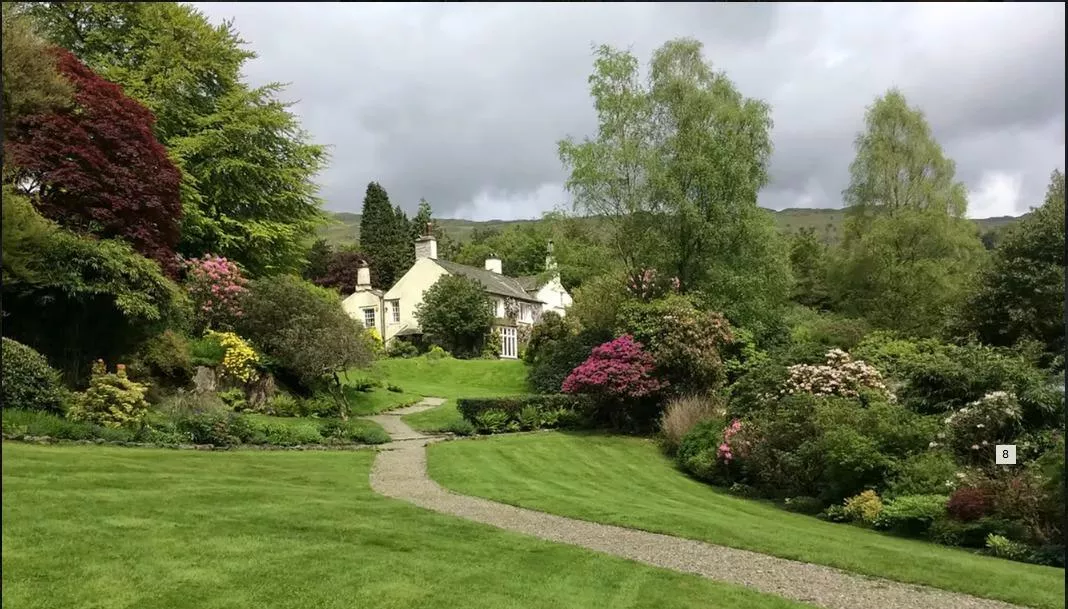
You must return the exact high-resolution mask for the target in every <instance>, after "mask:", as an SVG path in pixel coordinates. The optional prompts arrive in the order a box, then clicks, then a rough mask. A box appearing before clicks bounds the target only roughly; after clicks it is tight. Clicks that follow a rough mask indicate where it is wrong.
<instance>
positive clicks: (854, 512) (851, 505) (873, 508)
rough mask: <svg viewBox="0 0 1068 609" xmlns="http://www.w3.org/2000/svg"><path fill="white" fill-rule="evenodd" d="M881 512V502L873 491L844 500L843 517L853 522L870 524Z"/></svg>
mask: <svg viewBox="0 0 1068 609" xmlns="http://www.w3.org/2000/svg"><path fill="white" fill-rule="evenodd" d="M882 511H883V500H882V499H880V498H879V495H878V494H877V493H876V492H875V491H864V492H863V493H861V494H859V495H855V496H853V497H850V498H849V499H846V501H845V509H844V510H843V512H844V513H845V515H846V516H847V517H848V518H849V519H850V520H854V521H859V522H863V523H865V524H872V523H873V522H875V520H876V519H877V518H878V517H879V514H880V513H882Z"/></svg>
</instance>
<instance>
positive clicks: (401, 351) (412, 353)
mask: <svg viewBox="0 0 1068 609" xmlns="http://www.w3.org/2000/svg"><path fill="white" fill-rule="evenodd" d="M418 355H419V347H416V346H415V345H413V344H412V343H410V342H408V341H406V340H401V339H399V338H397V339H393V340H392V341H390V343H389V346H388V347H386V357H397V358H402V359H408V358H411V357H416V356H418Z"/></svg>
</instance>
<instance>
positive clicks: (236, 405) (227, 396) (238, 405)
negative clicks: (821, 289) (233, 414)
mask: <svg viewBox="0 0 1068 609" xmlns="http://www.w3.org/2000/svg"><path fill="white" fill-rule="evenodd" d="M218 395H219V399H220V400H222V402H223V404H226V407H227V408H229V409H230V410H237V411H241V410H244V409H245V406H246V405H247V404H248V402H247V401H246V400H245V392H244V391H242V390H240V389H227V390H226V391H220V392H219V394H218Z"/></svg>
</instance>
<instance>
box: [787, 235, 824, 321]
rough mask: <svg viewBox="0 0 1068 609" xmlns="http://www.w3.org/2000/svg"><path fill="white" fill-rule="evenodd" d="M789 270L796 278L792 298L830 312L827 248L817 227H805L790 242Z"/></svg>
mask: <svg viewBox="0 0 1068 609" xmlns="http://www.w3.org/2000/svg"><path fill="white" fill-rule="evenodd" d="M790 269H791V271H792V273H793V277H794V287H793V291H792V292H791V298H792V299H793V300H794V301H795V302H797V303H799V304H803V305H805V306H808V307H814V308H817V309H823V308H827V306H828V305H829V304H830V295H829V293H828V290H827V244H826V243H825V242H824V240H823V239H821V238H820V237H819V235H818V234H816V228H815V227H811V226H810V227H804V228H801V229H800V230H798V231H797V232H796V233H794V235H793V236H792V237H791V238H790Z"/></svg>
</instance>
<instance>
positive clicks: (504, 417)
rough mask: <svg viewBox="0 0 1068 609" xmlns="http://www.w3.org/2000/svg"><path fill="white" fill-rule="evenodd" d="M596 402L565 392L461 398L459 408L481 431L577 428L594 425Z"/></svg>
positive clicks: (475, 428)
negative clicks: (591, 417) (563, 393)
mask: <svg viewBox="0 0 1068 609" xmlns="http://www.w3.org/2000/svg"><path fill="white" fill-rule="evenodd" d="M592 407H593V404H592V402H591V401H590V400H589V399H587V398H585V397H583V396H571V395H561V394H545V395H523V396H511V397H500V398H460V399H459V400H457V402H456V409H457V410H458V411H459V412H460V415H461V416H463V418H464V420H465V421H467V422H468V423H470V424H471V425H472V426H473V427H474V430H475V431H477V432H478V433H484V434H485V433H500V432H504V431H529V430H532V429H575V428H579V427H586V426H588V425H589V424H590V421H589V419H590V415H591V413H592Z"/></svg>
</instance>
